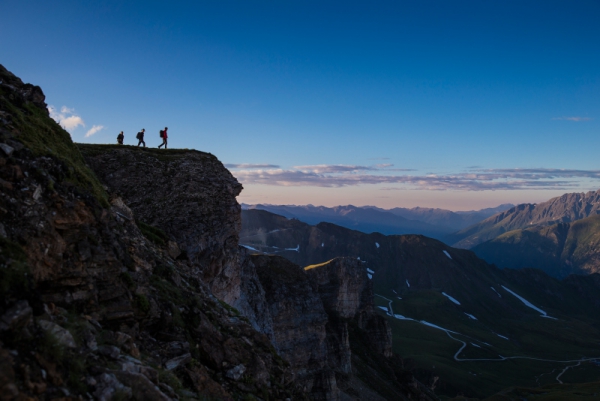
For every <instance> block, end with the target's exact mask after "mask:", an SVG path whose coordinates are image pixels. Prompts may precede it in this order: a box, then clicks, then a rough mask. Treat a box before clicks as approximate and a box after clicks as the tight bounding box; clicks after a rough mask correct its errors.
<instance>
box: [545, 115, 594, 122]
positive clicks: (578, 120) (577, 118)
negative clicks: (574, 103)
mask: <svg viewBox="0 0 600 401" xmlns="http://www.w3.org/2000/svg"><path fill="white" fill-rule="evenodd" d="M553 120H565V121H575V122H577V123H578V122H580V121H591V120H593V118H590V117H579V116H576V117H554V118H553Z"/></svg>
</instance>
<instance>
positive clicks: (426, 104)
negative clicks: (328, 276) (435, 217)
mask: <svg viewBox="0 0 600 401" xmlns="http://www.w3.org/2000/svg"><path fill="white" fill-rule="evenodd" d="M94 3H98V4H94ZM0 14H2V15H3V17H2V19H3V22H2V24H0V63H2V64H3V65H4V66H5V67H6V68H8V69H9V70H10V71H13V72H14V73H15V74H16V75H18V76H20V77H21V78H22V79H23V80H24V81H26V82H31V83H34V84H37V85H40V86H41V87H42V89H43V90H44V92H45V94H46V97H47V103H48V104H49V105H52V106H53V107H54V116H55V118H57V119H59V120H62V121H63V125H66V126H67V128H68V130H69V131H70V132H71V135H72V137H73V139H74V140H75V141H78V142H94V143H115V142H116V139H115V138H116V135H117V134H118V132H119V131H121V130H123V131H124V132H125V142H126V143H129V144H134V143H136V142H135V139H134V138H135V133H136V132H137V131H138V130H139V129H141V128H142V127H143V128H145V129H146V131H147V141H148V144H149V145H152V146H157V145H158V144H159V143H160V138H159V137H158V130H159V129H160V128H162V127H164V126H169V132H170V138H169V144H170V146H171V147H177V148H195V149H199V150H203V151H207V152H211V153H213V154H215V155H216V156H217V157H219V159H220V160H221V161H223V162H224V163H225V164H226V165H227V166H228V167H230V169H231V170H232V172H233V173H234V175H236V176H237V177H238V179H239V180H240V181H241V182H242V183H243V184H244V187H245V190H244V191H243V192H242V195H240V197H239V198H238V199H239V200H240V201H241V202H246V203H259V202H264V203H277V204H282V203H284V204H291V203H294V204H307V203H312V204H316V205H321V204H323V205H328V206H333V205H338V204H355V205H367V204H369V205H378V206H381V207H395V206H400V207H412V206H427V207H442V208H448V209H453V210H465V209H474V208H480V207H487V206H496V205H497V204H500V203H503V202H513V203H519V202H538V201H543V200H546V199H548V198H550V197H552V196H557V195H560V194H562V193H564V192H581V191H588V190H596V189H598V188H600V168H599V166H598V163H597V160H598V149H600V135H599V134H600V129H599V127H600V125H599V122H600V96H599V94H600V52H598V49H600V24H598V21H599V20H600V3H598V2H597V1H578V2H567V1H561V2H553V1H545V2H539V1H485V2H482V1H471V2H464V1H452V2H450V1H410V2H408V1H389V2H386V1H380V2H375V3H370V4H367V2H352V1H344V2H341V1H339V2H326V1H318V2H317V1H315V2H311V1H285V2H281V1H280V2H276V1H268V2H267V1H230V2H227V1H218V2H215V1H210V2H209V1H206V2H204V1H194V2H176V4H173V3H170V2H152V1H144V2H141V1H139V2H138V1H128V2H120V1H103V2H82V1H79V2H76V1H59V2H46V1H44V2H42V1H13V0H3V1H2V2H1V3H0ZM86 135H88V136H86Z"/></svg>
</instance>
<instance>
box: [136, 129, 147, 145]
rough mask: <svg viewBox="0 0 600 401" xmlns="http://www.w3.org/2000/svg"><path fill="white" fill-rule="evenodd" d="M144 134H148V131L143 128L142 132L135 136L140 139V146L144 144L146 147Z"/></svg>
mask: <svg viewBox="0 0 600 401" xmlns="http://www.w3.org/2000/svg"><path fill="white" fill-rule="evenodd" d="M144 132H146V130H145V129H143V128H142V130H141V131H140V132H138V133H137V135H136V136H135V137H136V138H137V139H138V146H140V144H142V143H143V144H144V147H146V142H144Z"/></svg>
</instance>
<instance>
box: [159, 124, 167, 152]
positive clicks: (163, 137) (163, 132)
mask: <svg viewBox="0 0 600 401" xmlns="http://www.w3.org/2000/svg"><path fill="white" fill-rule="evenodd" d="M168 129H169V128H168V127H165V129H164V130H161V131H160V137H161V138H162V140H163V143H161V144H160V145H158V148H159V149H160V148H161V146H163V145H165V149H166V148H167V138H168V137H169V135H167V130H168Z"/></svg>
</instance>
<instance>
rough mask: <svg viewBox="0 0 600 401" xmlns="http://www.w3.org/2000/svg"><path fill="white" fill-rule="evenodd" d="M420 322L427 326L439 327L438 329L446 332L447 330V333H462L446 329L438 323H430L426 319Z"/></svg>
mask: <svg viewBox="0 0 600 401" xmlns="http://www.w3.org/2000/svg"><path fill="white" fill-rule="evenodd" d="M420 323H421V324H424V325H425V326H429V327H433V328H434V329H438V330H442V331H445V332H447V333H454V334H460V333H457V332H455V331H452V330H448V329H445V328H443V327H441V326H438V325H436V324H433V323H429V322H428V321H426V320H421V321H420Z"/></svg>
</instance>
